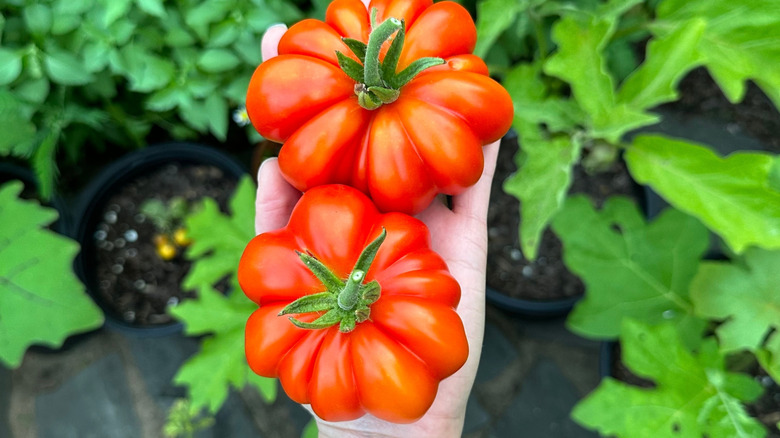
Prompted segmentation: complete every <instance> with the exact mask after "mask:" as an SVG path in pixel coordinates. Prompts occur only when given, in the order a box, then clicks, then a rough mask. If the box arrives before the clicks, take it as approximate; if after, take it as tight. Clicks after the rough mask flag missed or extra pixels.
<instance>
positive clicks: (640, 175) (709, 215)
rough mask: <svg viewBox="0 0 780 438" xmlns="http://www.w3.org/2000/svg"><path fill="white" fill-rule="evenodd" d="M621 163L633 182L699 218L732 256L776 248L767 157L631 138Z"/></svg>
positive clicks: (777, 196)
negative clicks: (719, 153) (754, 248)
mask: <svg viewBox="0 0 780 438" xmlns="http://www.w3.org/2000/svg"><path fill="white" fill-rule="evenodd" d="M625 159H626V163H627V164H628V169H629V171H630V172H631V175H632V176H633V177H634V179H635V180H636V181H637V182H639V183H640V184H649V185H650V186H651V187H652V188H653V190H655V191H656V192H658V193H659V194H660V195H661V196H663V198H664V199H666V200H667V201H668V202H669V203H670V204H672V205H673V206H674V207H676V208H678V209H680V210H682V211H684V212H686V213H688V214H690V215H693V216H695V217H697V218H699V220H701V221H702V222H704V224H705V225H707V227H708V228H710V229H711V230H713V231H715V232H716V233H718V234H719V235H720V236H721V237H722V238H723V239H724V240H725V241H726V243H727V244H728V245H729V246H730V247H731V249H733V250H734V251H736V252H738V253H739V252H742V251H744V250H745V248H747V247H748V246H749V245H756V246H760V247H763V248H768V249H772V248H780V192H778V191H775V190H772V189H771V188H770V187H769V183H768V179H769V172H770V169H771V168H772V165H773V159H774V157H773V156H771V155H769V154H763V153H746V152H738V153H734V154H731V155H730V156H728V157H727V158H720V157H718V156H717V155H715V153H713V152H712V151H711V150H709V149H708V148H706V147H704V146H700V145H697V144H693V143H688V142H685V141H680V140H672V139H668V138H664V137H661V136H637V137H636V138H635V139H634V143H633V144H632V145H631V146H630V147H629V148H628V151H627V152H626V154H625Z"/></svg>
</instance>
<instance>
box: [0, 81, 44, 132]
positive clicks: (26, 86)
mask: <svg viewBox="0 0 780 438" xmlns="http://www.w3.org/2000/svg"><path fill="white" fill-rule="evenodd" d="M14 94H15V95H16V96H17V97H18V98H19V99H21V100H23V101H25V102H29V103H35V104H39V103H41V102H43V101H44V100H46V97H47V96H48V95H49V80H48V79H46V78H43V77H42V78H38V79H27V80H25V81H24V82H22V83H20V84H19V85H18V86H17V87H16V88H15V89H14ZM0 123H1V122H0ZM3 132H7V131H3Z"/></svg>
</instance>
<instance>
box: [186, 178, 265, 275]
mask: <svg viewBox="0 0 780 438" xmlns="http://www.w3.org/2000/svg"><path fill="white" fill-rule="evenodd" d="M254 197H255V185H254V182H252V180H251V179H250V178H249V177H244V178H242V179H241V181H239V183H238V187H236V191H235V192H234V194H233V196H232V198H231V200H230V210H231V212H232V216H227V215H224V214H222V213H221V212H220V211H219V207H218V206H217V204H216V202H214V200H212V199H210V198H206V199H204V200H203V202H202V204H201V206H200V209H199V210H198V211H197V212H196V213H194V214H192V215H191V216H189V217H188V218H187V220H186V227H187V230H188V232H189V235H190V238H191V239H192V245H190V247H189V248H188V249H187V258H188V259H190V260H194V261H195V262H194V263H193V266H192V268H191V270H190V272H189V273H188V274H187V276H186V277H185V278H184V280H183V281H182V287H183V288H184V289H199V288H202V287H205V286H211V285H213V284H215V283H216V282H217V281H219V280H220V279H222V278H224V277H225V276H226V275H230V276H231V279H232V284H237V280H236V279H235V276H236V270H237V269H238V261H239V259H240V258H241V254H242V253H243V252H244V247H245V246H246V243H247V242H249V241H250V240H251V239H252V238H253V237H254V236H255V233H254Z"/></svg>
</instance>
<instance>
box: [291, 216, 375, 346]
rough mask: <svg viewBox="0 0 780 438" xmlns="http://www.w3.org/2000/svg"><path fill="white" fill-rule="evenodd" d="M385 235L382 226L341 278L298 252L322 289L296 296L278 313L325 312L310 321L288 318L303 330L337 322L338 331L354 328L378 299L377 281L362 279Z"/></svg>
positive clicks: (326, 326) (317, 261)
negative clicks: (347, 274) (347, 273)
mask: <svg viewBox="0 0 780 438" xmlns="http://www.w3.org/2000/svg"><path fill="white" fill-rule="evenodd" d="M385 237H387V231H386V230H385V229H384V228H382V233H381V234H380V235H379V237H377V238H376V239H375V240H374V241H373V242H371V243H370V244H368V246H366V247H365V249H363V252H362V253H361V254H360V257H358V260H357V262H356V263H355V267H354V268H352V272H350V274H349V276H348V277H347V278H345V279H343V280H342V279H341V278H339V277H338V276H336V274H334V273H333V271H331V270H330V269H329V268H328V267H327V266H325V265H324V264H322V262H320V261H319V260H317V259H316V258H314V257H312V256H311V255H309V254H304V253H300V252H299V253H298V257H300V259H301V261H303V264H304V265H306V267H307V268H309V270H310V271H311V272H312V273H313V274H314V276H315V277H317V279H319V280H320V281H321V282H322V285H323V286H324V287H325V291H324V292H320V293H316V294H311V295H306V296H304V297H301V298H298V299H297V300H295V301H293V302H292V303H290V304H288V305H287V307H285V308H284V309H282V311H281V312H279V316H282V315H288V314H302V313H311V312H325V313H323V314H322V315H321V316H320V317H319V318H317V319H315V320H314V321H312V322H303V321H300V320H298V319H295V318H293V317H290V322H292V323H293V324H294V325H295V326H297V327H300V328H304V329H324V328H328V327H331V326H334V325H336V324H339V330H340V331H342V332H344V333H347V332H351V331H352V330H354V329H355V326H356V325H357V324H358V323H361V322H363V321H366V320H367V319H368V318H369V316H370V315H371V309H370V307H371V305H372V304H374V303H375V302H376V301H377V300H378V299H379V296H380V292H381V288H380V286H379V283H377V281H376V280H373V281H371V282H369V283H366V284H364V283H363V280H364V279H365V277H366V273H367V272H368V269H369V268H370V267H371V263H372V262H373V261H374V257H376V253H377V251H378V250H379V246H380V245H381V244H382V242H384V240H385Z"/></svg>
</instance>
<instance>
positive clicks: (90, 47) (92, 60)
mask: <svg viewBox="0 0 780 438" xmlns="http://www.w3.org/2000/svg"><path fill="white" fill-rule="evenodd" d="M82 50H83V54H84V67H86V69H87V70H88V71H89V72H91V73H97V72H99V71H100V70H103V69H104V68H105V67H106V65H108V55H109V53H111V46H109V45H108V44H106V43H105V42H102V41H94V42H88V43H86V44H85V45H84V48H83V49H82Z"/></svg>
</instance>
